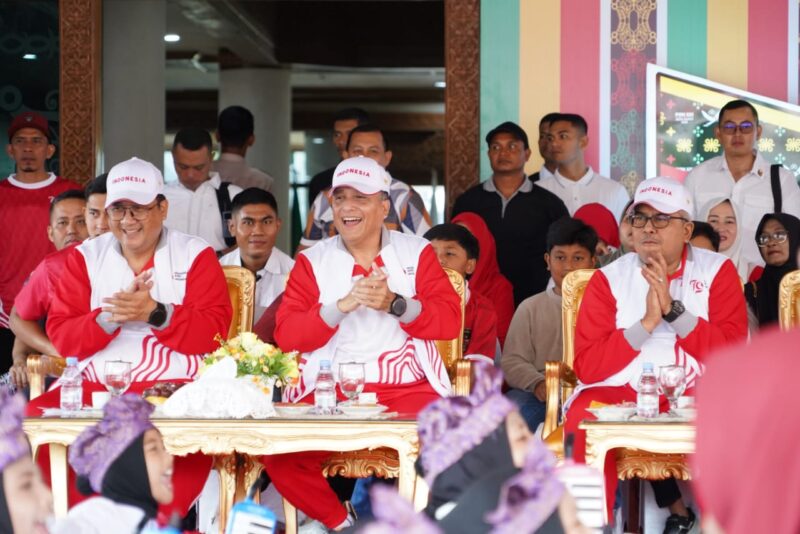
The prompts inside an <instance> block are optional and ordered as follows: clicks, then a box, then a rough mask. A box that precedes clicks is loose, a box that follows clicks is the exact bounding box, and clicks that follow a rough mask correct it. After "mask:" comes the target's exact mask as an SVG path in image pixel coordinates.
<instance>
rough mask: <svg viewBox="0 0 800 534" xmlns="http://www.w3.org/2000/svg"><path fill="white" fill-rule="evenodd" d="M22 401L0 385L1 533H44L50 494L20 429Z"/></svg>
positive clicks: (47, 520)
mask: <svg viewBox="0 0 800 534" xmlns="http://www.w3.org/2000/svg"><path fill="white" fill-rule="evenodd" d="M24 407H25V401H24V399H23V398H22V395H12V394H11V393H9V391H8V390H7V389H6V388H4V387H0V534H14V533H21V532H25V533H32V534H47V523H48V522H49V520H50V518H51V517H52V515H53V497H52V495H50V490H49V489H48V488H47V486H46V485H45V484H44V482H43V481H42V477H41V475H40V474H39V469H38V468H37V467H36V465H35V464H34V463H33V460H32V459H31V446H30V444H29V443H28V438H27V436H25V432H24V431H23V430H22V418H23V414H24Z"/></svg>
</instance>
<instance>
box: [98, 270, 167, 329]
mask: <svg viewBox="0 0 800 534" xmlns="http://www.w3.org/2000/svg"><path fill="white" fill-rule="evenodd" d="M152 278H153V271H152V270H150V269H148V270H146V271H144V272H142V273H140V274H138V275H137V276H136V277H135V278H134V279H133V282H131V285H130V286H128V288H127V289H125V290H123V291H118V292H116V293H114V294H113V295H112V296H111V297H108V298H104V299H103V303H104V304H106V305H105V306H103V308H102V309H103V311H104V312H108V313H110V314H111V321H112V322H115V323H126V322H129V321H147V320H148V319H149V318H150V313H151V312H152V311H153V310H154V309H155V308H156V301H155V300H153V298H152V297H151V296H150V289H152V287H153V280H152Z"/></svg>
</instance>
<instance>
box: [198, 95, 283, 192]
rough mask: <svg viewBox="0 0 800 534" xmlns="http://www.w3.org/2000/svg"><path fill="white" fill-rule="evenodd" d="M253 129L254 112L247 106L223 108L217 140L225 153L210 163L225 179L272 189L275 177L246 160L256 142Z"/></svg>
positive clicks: (244, 187)
mask: <svg viewBox="0 0 800 534" xmlns="http://www.w3.org/2000/svg"><path fill="white" fill-rule="evenodd" d="M254 128H255V124H254V121H253V114H252V113H250V110H248V109H247V108H243V107H242V106H228V107H227V108H225V109H223V110H222V113H220V114H219V119H217V141H219V143H220V145H222V147H221V150H222V154H220V156H219V159H218V160H217V161H215V162H214V163H212V164H211V168H212V169H213V170H215V171H217V172H218V173H219V175H220V177H221V178H222V180H223V181H225V182H230V183H232V184H235V185H238V186H239V187H241V188H242V189H247V188H248V187H258V188H260V189H263V190H265V191H270V190H271V189H272V183H273V182H274V181H275V179H274V178H273V177H272V176H270V175H269V174H267V173H265V172H262V171H260V170H258V169H256V168H255V167H251V166H249V165H248V164H247V162H246V161H245V159H244V158H245V155H246V154H247V149H248V148H250V147H251V146H253V143H255V141H256V136H255V135H254V134H253V130H254Z"/></svg>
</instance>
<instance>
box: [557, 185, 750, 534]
mask: <svg viewBox="0 0 800 534" xmlns="http://www.w3.org/2000/svg"><path fill="white" fill-rule="evenodd" d="M632 210H633V211H632V214H631V215H630V217H629V220H630V222H631V225H632V226H633V240H634V243H635V247H636V254H626V255H625V256H623V257H621V258H619V259H618V260H616V261H614V262H613V263H610V264H609V265H607V266H605V267H603V268H602V269H600V270H599V271H597V272H596V273H595V274H594V276H592V279H591V280H590V281H589V285H588V286H587V287H586V293H585V294H584V296H583V300H582V301H581V309H580V314H579V315H578V322H577V325H576V328H575V374H576V375H577V377H578V380H579V384H578V387H577V388H576V389H575V393H574V394H573V396H572V397H570V399H568V400H567V402H566V403H565V404H566V406H567V417H566V421H565V424H564V435H565V436H567V435H569V434H574V436H575V447H574V458H575V460H576V461H579V462H583V461H585V458H586V432H585V431H582V430H579V429H578V424H579V423H580V422H581V421H583V420H585V419H595V417H594V416H593V415H592V414H590V413H589V412H588V411H587V408H589V407H590V406H591V403H592V402H593V401H596V402H599V403H602V404H617V403H621V402H636V399H637V387H638V382H639V377H640V375H641V373H642V367H643V365H644V364H645V363H647V362H649V363H652V364H653V366H654V367H656V368H658V367H659V366H663V365H681V366H683V367H684V368H685V369H686V384H687V389H688V390H690V392H691V389H692V388H693V387H694V383H695V379H696V378H697V377H698V376H700V375H701V374H702V373H703V369H704V366H703V362H704V361H705V359H706V357H707V356H708V355H709V354H710V353H711V352H712V351H713V350H715V349H717V348H719V347H721V346H723V345H726V344H727V343H731V342H737V341H744V340H745V339H746V338H747V312H746V308H745V304H744V296H743V293H742V287H741V284H740V282H739V275H738V274H737V272H736V267H734V265H733V263H732V262H731V261H730V259H728V258H726V257H725V256H722V255H721V254H717V253H715V252H710V251H707V250H703V249H699V248H695V247H692V246H691V245H689V244H688V243H689V240H690V239H691V236H692V228H693V226H694V225H693V223H692V218H693V216H694V206H693V205H692V200H691V196H690V195H689V192H688V191H687V190H686V188H685V187H684V186H683V185H682V184H681V183H680V182H678V181H676V180H674V179H672V178H662V177H659V178H653V179H650V180H645V181H644V182H642V183H641V184H639V186H638V187H637V189H636V195H635V196H634V201H633V207H632ZM690 394H691V393H690ZM660 404H661V406H660V408H661V410H662V411H666V410H667V409H668V408H669V404H668V403H667V402H666V399H665V398H663V397H662V398H661V403H660ZM605 473H606V498H607V499H608V501H607V505H608V508H609V510H608V511H609V516H610V515H611V514H610V512H611V510H610V508H611V505H612V504H613V500H614V493H615V489H616V484H617V472H616V466H615V465H614V455H609V456H607V457H606V469H605ZM652 484H653V490H654V493H655V496H656V503H657V504H658V505H659V507H662V508H667V507H668V508H669V510H670V513H671V515H670V516H669V518H668V519H667V525H666V528H665V529H664V532H665V533H666V534H677V533H680V532H688V531H689V530H690V529H691V527H692V524H693V523H694V513H693V512H692V511H691V510H690V509H689V508H687V507H686V506H685V504H684V502H683V499H682V497H681V493H680V490H679V489H678V486H677V484H676V483H675V481H674V480H673V479H668V480H664V481H658V482H653V483H652Z"/></svg>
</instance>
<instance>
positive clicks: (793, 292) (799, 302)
mask: <svg viewBox="0 0 800 534" xmlns="http://www.w3.org/2000/svg"><path fill="white" fill-rule="evenodd" d="M778 319H779V322H780V325H781V329H782V330H790V329H792V328H796V327H798V326H800V270H798V271H792V272H790V273H789V274H787V275H786V276H784V277H783V279H782V280H781V285H780V288H779V290H778Z"/></svg>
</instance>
